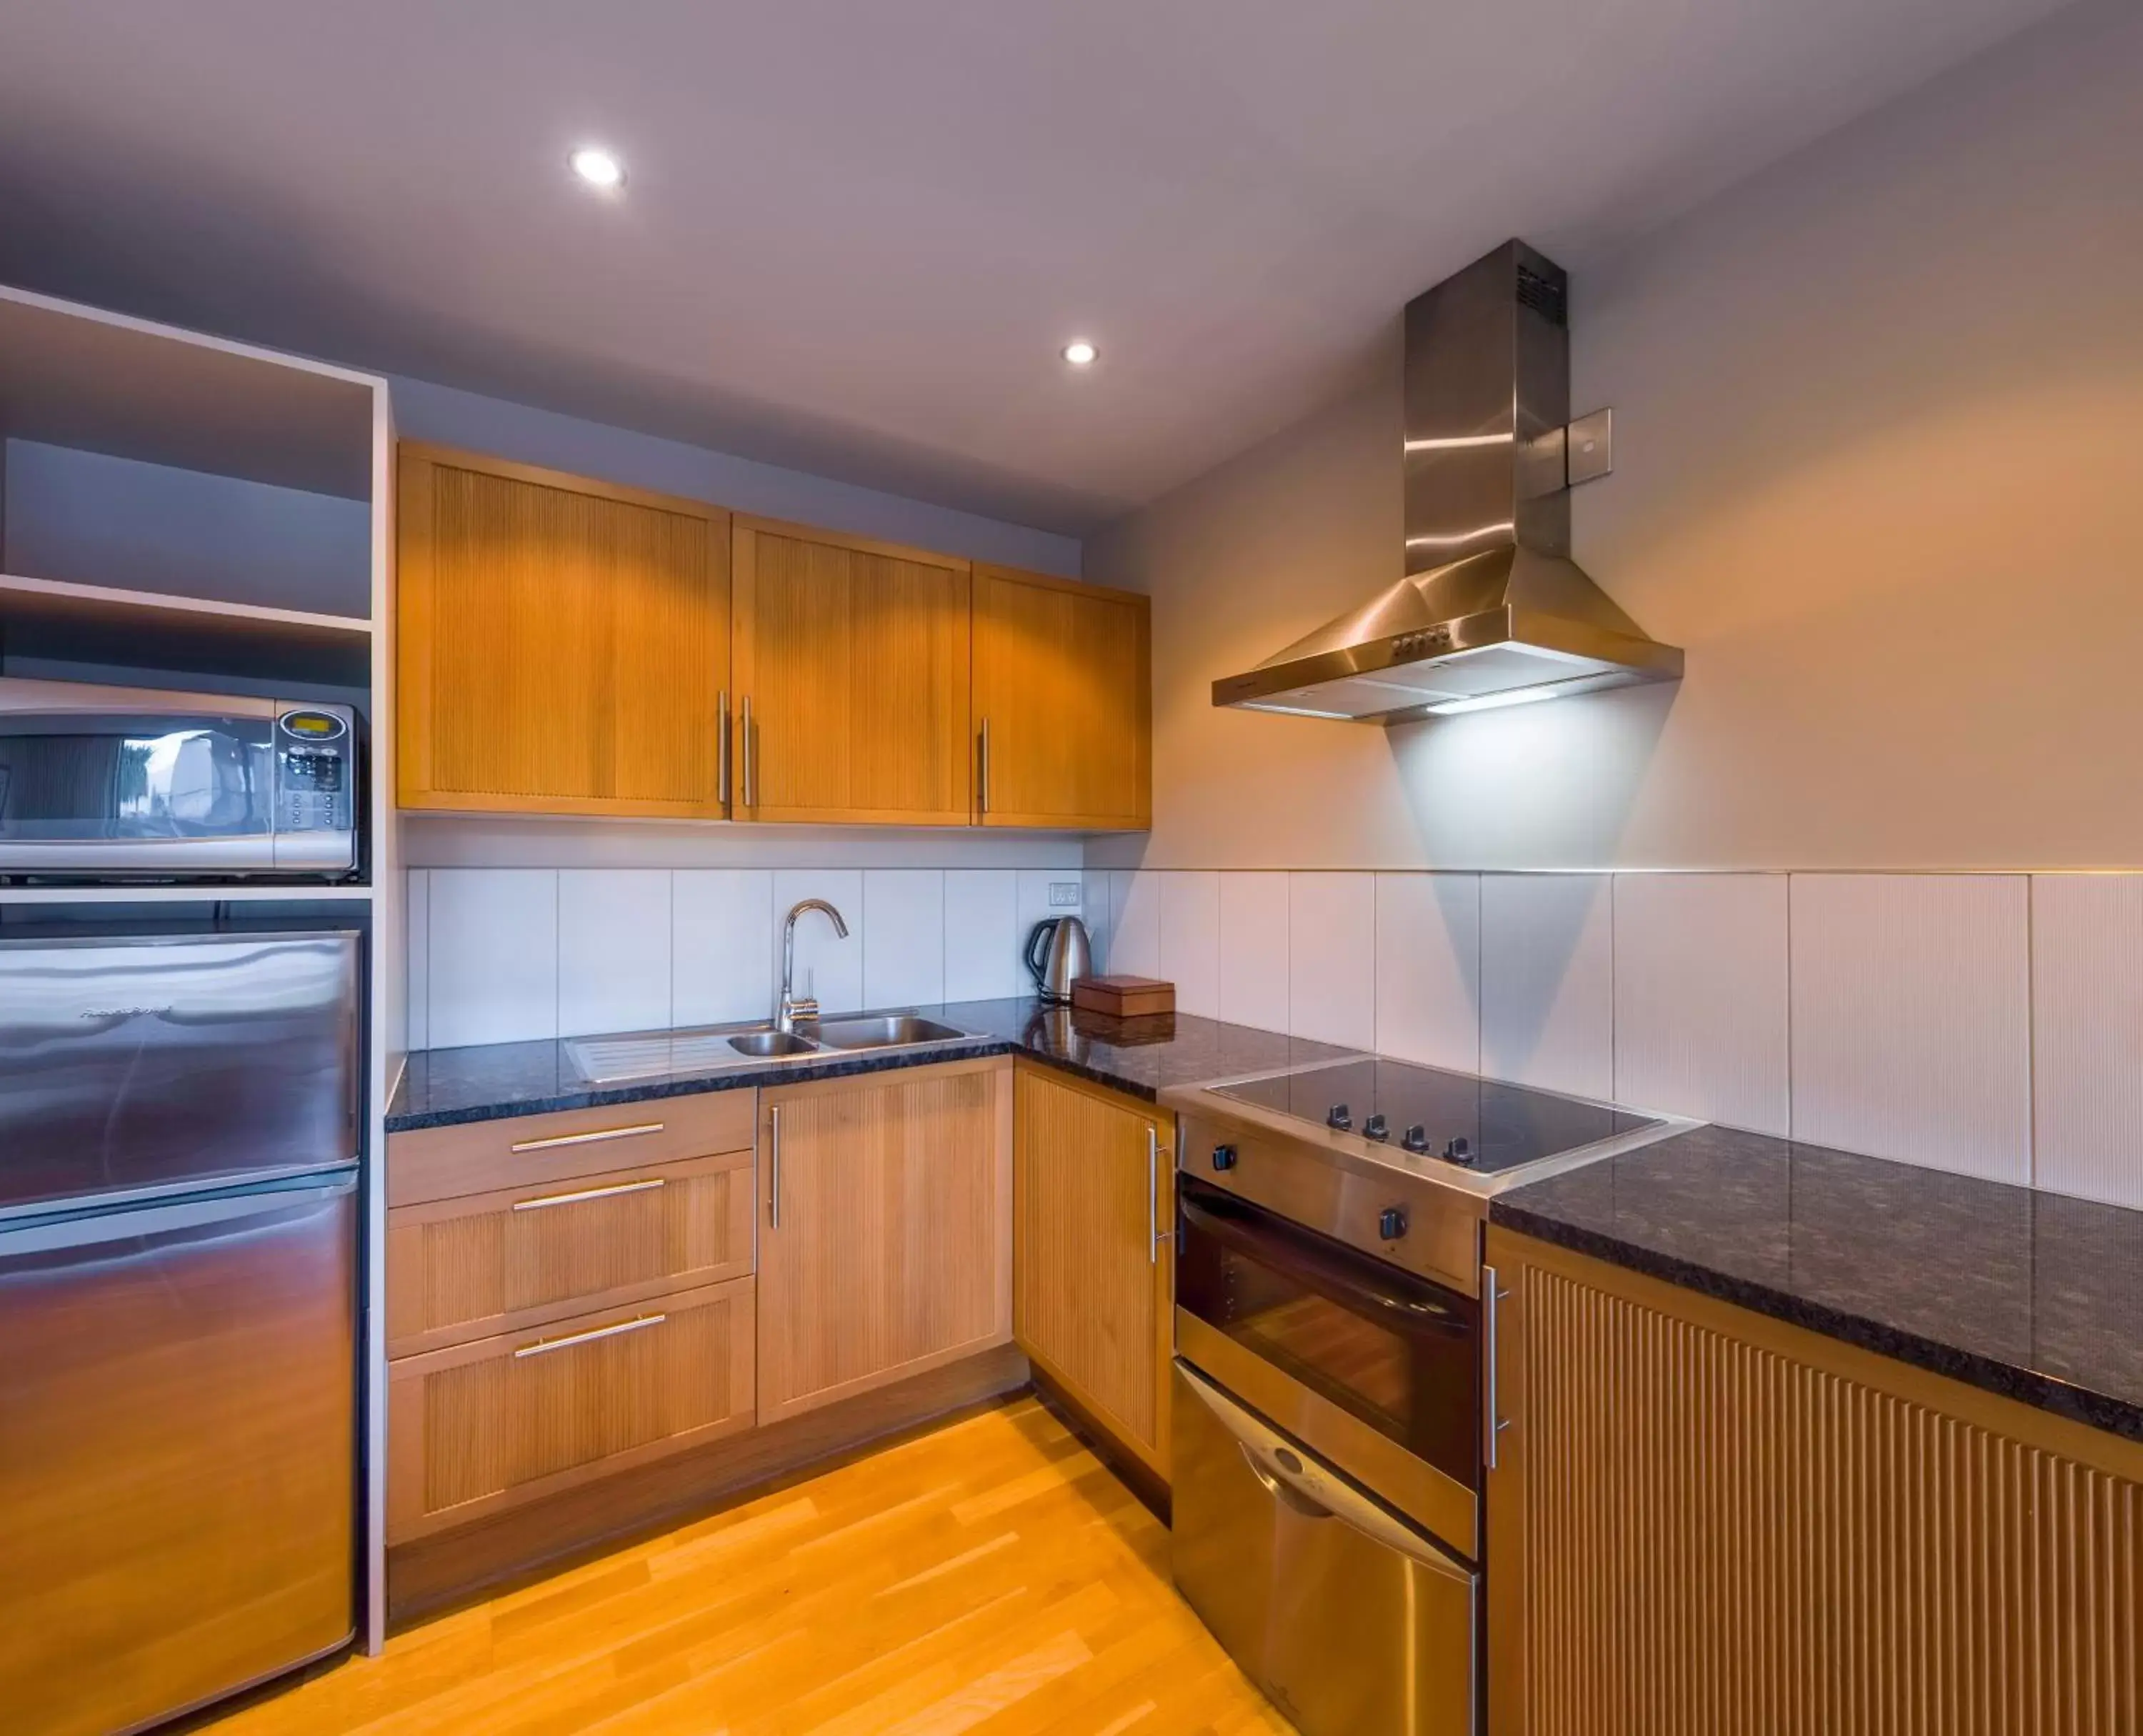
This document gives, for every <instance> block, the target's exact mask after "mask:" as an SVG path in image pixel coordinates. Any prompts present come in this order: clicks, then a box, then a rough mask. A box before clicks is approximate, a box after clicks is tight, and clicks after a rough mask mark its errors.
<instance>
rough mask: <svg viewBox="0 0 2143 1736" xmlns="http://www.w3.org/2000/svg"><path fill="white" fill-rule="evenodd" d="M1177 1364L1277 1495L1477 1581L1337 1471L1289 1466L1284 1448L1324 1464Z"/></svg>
mask: <svg viewBox="0 0 2143 1736" xmlns="http://www.w3.org/2000/svg"><path fill="white" fill-rule="evenodd" d="M1175 1368H1176V1372H1178V1373H1180V1375H1182V1377H1183V1378H1184V1382H1185V1384H1186V1385H1188V1386H1189V1387H1190V1390H1191V1392H1193V1393H1195V1395H1196V1396H1197V1397H1198V1400H1199V1402H1200V1403H1202V1404H1203V1405H1204V1406H1205V1407H1206V1409H1208V1410H1209V1411H1210V1412H1212V1413H1213V1416H1214V1419H1215V1421H1216V1422H1219V1423H1220V1426H1221V1427H1223V1428H1225V1429H1226V1430H1227V1432H1229V1433H1230V1434H1231V1435H1233V1436H1234V1437H1235V1445H1236V1446H1237V1447H1239V1448H1240V1449H1241V1451H1242V1455H1243V1462H1244V1463H1245V1464H1246V1465H1248V1466H1250V1475H1251V1476H1255V1478H1256V1479H1257V1480H1258V1482H1259V1483H1260V1486H1262V1487H1263V1488H1264V1490H1265V1493H1266V1494H1268V1495H1269V1496H1272V1497H1273V1499H1274V1501H1279V1503H1280V1504H1281V1505H1282V1506H1286V1507H1289V1508H1290V1509H1292V1510H1293V1511H1295V1512H1297V1513H1299V1514H1301V1515H1302V1516H1304V1518H1307V1519H1332V1520H1336V1521H1339V1523H1340V1524H1341V1525H1344V1526H1346V1527H1347V1528H1348V1529H1349V1531H1359V1532H1360V1533H1361V1534H1362V1536H1364V1537H1366V1538H1368V1540H1369V1541H1371V1542H1372V1543H1376V1544H1381V1545H1382V1546H1383V1547H1384V1548H1386V1549H1388V1550H1391V1551H1393V1552H1394V1553H1396V1554H1398V1555H1404V1556H1405V1557H1406V1558H1407V1559H1408V1560H1410V1561H1418V1562H1419V1563H1420V1564H1421V1565H1423V1567H1426V1568H1427V1569H1428V1570H1429V1571H1430V1572H1432V1573H1435V1574H1439V1575H1442V1576H1443V1578H1445V1579H1448V1580H1456V1581H1457V1582H1458V1584H1460V1585H1465V1586H1467V1587H1468V1588H1469V1589H1470V1588H1471V1587H1472V1585H1473V1582H1474V1575H1473V1573H1472V1570H1471V1569H1470V1568H1467V1567H1465V1566H1463V1565H1461V1564H1460V1563H1458V1561H1456V1560H1453V1558H1452V1557H1451V1556H1449V1555H1446V1554H1445V1553H1444V1552H1443V1551H1442V1550H1440V1549H1438V1547H1437V1546H1436V1545H1435V1544H1433V1543H1432V1542H1430V1541H1429V1540H1428V1538H1426V1537H1424V1536H1421V1535H1420V1534H1419V1533H1418V1532H1417V1531H1414V1530H1413V1529H1412V1528H1411V1527H1410V1526H1403V1525H1401V1524H1400V1523H1399V1522H1398V1520H1396V1519H1394V1518H1393V1517H1392V1516H1391V1515H1390V1514H1388V1513H1387V1512H1385V1511H1384V1510H1383V1508H1382V1507H1380V1506H1378V1505H1377V1504H1376V1503H1375V1502H1374V1501H1371V1500H1370V1499H1369V1498H1368V1496H1366V1495H1364V1494H1362V1493H1360V1492H1359V1491H1357V1490H1355V1489H1354V1488H1353V1487H1351V1486H1349V1485H1348V1484H1347V1483H1345V1482H1344V1481H1341V1479H1340V1478H1339V1475H1338V1473H1337V1472H1331V1473H1328V1474H1327V1475H1326V1476H1321V1477H1319V1478H1317V1479H1316V1480H1315V1481H1314V1484H1313V1483H1312V1482H1311V1481H1309V1476H1308V1474H1307V1471H1306V1469H1305V1471H1302V1472H1296V1471H1289V1469H1288V1466H1287V1462H1286V1460H1285V1459H1283V1458H1282V1457H1280V1455H1281V1454H1282V1453H1285V1454H1286V1455H1287V1457H1288V1458H1291V1459H1294V1460H1295V1461H1296V1462H1298V1463H1299V1464H1302V1465H1304V1466H1305V1467H1307V1466H1310V1465H1316V1466H1318V1467H1319V1469H1320V1470H1322V1469H1323V1468H1324V1467H1323V1466H1322V1464H1321V1463H1320V1462H1319V1461H1318V1460H1316V1459H1314V1458H1313V1457H1311V1456H1310V1454H1309V1452H1308V1451H1307V1450H1306V1449H1304V1448H1302V1447H1297V1446H1295V1445H1294V1443H1293V1442H1290V1441H1289V1440H1288V1439H1287V1437H1285V1436H1284V1435H1282V1434H1280V1433H1279V1432H1278V1431H1277V1430H1275V1429H1273V1428H1271V1427H1268V1426H1267V1425H1266V1424H1265V1422H1262V1421H1260V1419H1259V1418H1258V1417H1254V1416H1253V1415H1251V1414H1250V1412H1248V1411H1246V1410H1245V1409H1244V1408H1243V1407H1242V1406H1240V1405H1239V1404H1237V1403H1236V1402H1235V1400H1234V1399H1232V1398H1230V1397H1228V1395H1227V1394H1226V1393H1225V1392H1221V1391H1220V1388H1219V1387H1215V1386H1214V1385H1213V1384H1212V1382H1210V1381H1208V1380H1206V1379H1205V1378H1204V1377H1202V1376H1200V1375H1198V1374H1195V1373H1193V1372H1191V1371H1190V1369H1189V1368H1186V1367H1185V1366H1184V1364H1183V1363H1180V1362H1178V1363H1176V1365H1175Z"/></svg>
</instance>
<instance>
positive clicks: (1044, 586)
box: [974, 566, 1153, 831]
mask: <svg viewBox="0 0 2143 1736" xmlns="http://www.w3.org/2000/svg"><path fill="white" fill-rule="evenodd" d="M1148 619H1149V616H1148V604H1147V601H1146V598H1144V597H1143V596H1136V595H1134V594H1133V593H1131V592H1130V591H1105V590H1103V589H1102V588H1101V587H1100V586H1096V585H1081V584H1075V583H1072V581H1067V580H1064V579H1051V578H1044V577H1042V576H1039V575H1037V574H1034V573H1026V572H1014V571H1011V570H1009V569H1008V568H1005V567H1000V566H977V567H976V568H975V651H974V695H975V699H974V704H975V727H976V730H977V749H978V761H979V762H982V763H985V764H986V772H985V774H984V775H983V777H982V787H981V789H979V790H978V791H977V810H978V812H977V817H978V818H979V819H981V821H982V823H983V824H984V825H990V826H1046V827H1061V828H1067V829H1073V830H1079V831H1140V830H1143V829H1144V828H1146V827H1147V826H1149V825H1151V823H1152V818H1153V798H1152V779H1153V772H1152V763H1153V727H1152V725H1153V697H1152V690H1153V683H1152V674H1151V670H1152V663H1151V650H1150V648H1149V628H1148ZM984 739H986V740H987V747H986V748H984V747H983V745H982V742H983V740H984Z"/></svg>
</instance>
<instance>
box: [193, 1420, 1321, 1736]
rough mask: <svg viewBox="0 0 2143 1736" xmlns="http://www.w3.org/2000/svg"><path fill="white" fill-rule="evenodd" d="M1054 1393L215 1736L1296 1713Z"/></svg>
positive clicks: (551, 1583)
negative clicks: (1058, 1413) (1214, 1635)
mask: <svg viewBox="0 0 2143 1736" xmlns="http://www.w3.org/2000/svg"><path fill="white" fill-rule="evenodd" d="M1167 1551H1168V1536H1167V1533H1166V1531H1164V1530H1163V1529H1162V1527H1161V1524H1160V1522H1159V1521H1157V1520H1156V1519H1155V1518H1154V1516H1152V1515H1151V1513H1149V1512H1148V1511H1146V1509H1145V1508H1144V1507H1143V1506H1140V1505H1139V1503H1138V1502H1137V1501H1136V1500H1135V1499H1134V1498H1133V1497H1132V1496H1131V1494H1130V1493H1129V1491H1126V1489H1125V1488H1124V1486H1122V1485H1121V1483H1119V1482H1118V1481H1116V1479H1115V1477H1113V1476H1111V1474H1110V1473H1109V1471H1107V1470H1106V1469H1105V1468H1104V1467H1103V1466H1102V1465H1101V1462H1099V1461H1098V1460H1096V1458H1095V1457H1093V1455H1092V1454H1091V1453H1090V1452H1087V1451H1086V1448H1085V1447H1082V1446H1081V1444H1080V1443H1079V1442H1078V1441H1077V1440H1076V1439H1075V1438H1074V1437H1072V1435H1071V1434H1069V1433H1068V1432H1067V1431H1066V1430H1065V1429H1064V1427H1062V1425H1061V1424H1060V1423H1059V1422H1057V1419H1056V1418H1055V1417H1052V1415H1051V1414H1050V1413H1049V1412H1047V1411H1046V1410H1044V1409H1043V1408H1042V1406H1041V1405H1040V1404H1038V1403H1037V1402H1035V1401H1034V1400H1033V1399H1032V1398H1023V1399H1020V1400H1017V1401H1016V1402H1012V1403H1010V1404H1008V1405H1006V1406H1003V1407H1000V1408H997V1409H993V1410H990V1411H987V1412H982V1413H981V1414H980V1415H977V1416H974V1417H968V1418H967V1419H965V1420H963V1421H961V1422H956V1423H953V1424H952V1425H950V1426H948V1427H944V1428H942V1429H939V1430H938V1431H937V1432H934V1433H931V1434H928V1435H924V1436H922V1437H918V1438H916V1439H913V1440H911V1441H908V1442H903V1443H902V1444H900V1445H898V1446H896V1447H892V1448H889V1449H888V1450H887V1451H885V1452H880V1453H877V1454H874V1455H873V1456H871V1457H867V1458H864V1459H861V1460H859V1461H858V1462H855V1463H854V1464H850V1465H847V1466H843V1467H841V1468H839V1469H838V1470H835V1471H830V1472H829V1473H828V1474H827V1475H825V1476H821V1477H819V1478H816V1479H815V1480H814V1481H809V1482H806V1483H801V1484H798V1485H795V1486H792V1487H789V1488H786V1489H783V1490H781V1491H778V1492H776V1493H774V1494H771V1495H768V1496H764V1497H762V1498H761V1499H760V1500H758V1501H753V1502H751V1503H750V1504H749V1505H747V1506H740V1507H735V1508H732V1509H731V1510H730V1511H727V1512H725V1513H723V1514H720V1515H719V1516H716V1517H715V1518H711V1519H708V1520H705V1521H700V1522H699V1523H697V1524H695V1525H690V1526H685V1527H684V1528H683V1529H682V1530H680V1531H672V1532H670V1533H668V1534H667V1535H666V1536H661V1537H659V1538H657V1539H656V1540H655V1541H652V1542H649V1543H645V1544H642V1545H641V1546H637V1547H635V1548H631V1549H628V1550H626V1551H621V1552H620V1553H618V1554H616V1555H607V1556H605V1557H603V1558H602V1559H601V1560H596V1561H593V1562H591V1563H589V1564H588V1565H585V1566H582V1567H579V1568H576V1569H574V1570H572V1571H570V1572H567V1573H565V1574H562V1575H559V1576H558V1577H557V1578H555V1579H549V1580H544V1581H542V1583H541V1584H539V1585H534V1586H532V1587H529V1588H527V1589H526V1590H519V1591H516V1592H514V1593H512V1595H507V1596H504V1597H501V1598H498V1599H497V1600H494V1601H492V1602H490V1603H486V1604H482V1605H476V1606H474V1607H472V1608H469V1609H466V1610H460V1611H458V1612H457V1613H455V1614H453V1615H447V1616H443V1617H442V1618H441V1619H439V1620H436V1621H433V1622H432V1623H430V1624H428V1625H426V1626H423V1627H421V1628H417V1629H413V1630H411V1631H409V1632H408V1633H406V1634H403V1635H400V1636H398V1638H396V1639H395V1640H393V1641H391V1642H390V1643H389V1645H388V1648H387V1650H386V1652H385V1653H384V1655H382V1656H380V1657H378V1658H357V1659H351V1660H350V1661H349V1662H348V1663H346V1664H342V1665H340V1666H339V1667H337V1668H336V1669H332V1670H329V1671H328V1672H326V1673H324V1674H321V1675H319V1676H317V1677H314V1679H310V1680H309V1681H305V1682H302V1683H300V1684H299V1685H298V1686H296V1687H294V1688H293V1689H290V1690H289V1691H287V1692H285V1693H283V1694H278V1695H276V1696H275V1697H274V1698H272V1699H264V1700H261V1701H259V1702H257V1703H255V1704H251V1705H249V1706H247V1707H245V1709H242V1710H240V1711H239V1712H237V1713H235V1714H233V1715H232V1716H230V1717H229V1718H226V1719H222V1720H221V1721H220V1722H217V1723H215V1724H210V1725H209V1726H207V1728H208V1729H211V1730H213V1731H214V1732H215V1733H216V1736H285V1733H290V1736H297V1733H303V1736H342V1733H349V1732H355V1731H360V1730H361V1731H367V1732H378V1733H381V1736H389V1733H393V1736H417V1733H419V1732H422V1733H438V1736H450V1733H451V1736H465V1733H470V1732H492V1731H498V1732H510V1733H513V1736H580V1733H582V1732H591V1733H592V1732H601V1733H602V1736H666V1733H672V1732H675V1733H677V1736H688V1733H689V1736H722V1733H728V1736H773V1733H777V1732H778V1733H780V1736H926V1733H927V1736H951V1733H953V1732H956V1731H973V1732H976V1733H977V1736H1230V1733H1238V1732H1267V1733H1277V1736H1285V1733H1287V1732H1288V1731H1289V1725H1288V1724H1286V1723H1285V1722H1284V1720H1282V1719H1281V1718H1280V1717H1279V1714H1276V1713H1275V1712H1274V1711H1273V1709H1271V1708H1270V1707H1269V1705H1267V1704H1265V1701H1264V1700H1263V1699H1261V1698H1260V1696H1259V1694H1258V1693H1257V1691H1256V1690H1255V1689H1253V1688H1252V1687H1251V1686H1250V1684H1249V1683H1247V1682H1246V1681H1245V1679H1243V1677H1242V1676H1241V1675H1240V1674H1239V1673H1238V1672H1237V1671H1236V1669H1235V1667H1234V1666H1233V1665H1232V1664H1230V1663H1229V1662H1228V1660H1227V1659H1226V1657H1225V1654H1223V1653H1222V1652H1221V1651H1220V1648H1219V1647H1218V1646H1217V1645H1215V1643H1214V1642H1213V1640H1212V1639H1211V1637H1210V1635H1207V1633H1206V1632H1205V1629H1204V1628H1202V1627H1200V1625H1199V1623H1198V1620H1197V1618H1196V1617H1195V1615H1192V1614H1191V1613H1190V1610H1189V1609H1188V1608H1186V1607H1185V1605H1184V1604H1183V1603H1182V1602H1181V1601H1180V1600H1179V1599H1178V1598H1177V1597H1176V1595H1175V1592H1174V1591H1173V1590H1171V1589H1170V1585H1169V1580H1168V1553H1167Z"/></svg>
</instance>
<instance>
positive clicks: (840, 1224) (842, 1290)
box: [759, 1056, 1012, 1423]
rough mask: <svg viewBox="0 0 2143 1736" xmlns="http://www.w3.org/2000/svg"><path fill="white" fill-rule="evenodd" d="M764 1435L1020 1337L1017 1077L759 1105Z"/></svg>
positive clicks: (890, 1081)
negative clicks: (1016, 1306)
mask: <svg viewBox="0 0 2143 1736" xmlns="http://www.w3.org/2000/svg"><path fill="white" fill-rule="evenodd" d="M761 1104H762V1107H761V1110H760V1150H761V1152H762V1154H763V1157H762V1163H761V1169H760V1175H761V1185H762V1186H763V1188H764V1189H765V1201H764V1204H763V1207H762V1209H761V1213H760V1226H759V1310H760V1323H759V1334H760V1353H759V1417H760V1422H762V1423H769V1422H777V1421H779V1419H781V1418H783V1417H790V1416H794V1415H795V1414H797V1413H798V1412H803V1411H807V1410H810V1409H813V1408H814V1407H818V1406H819V1405H824V1404H827V1403H829V1402H833V1401H834V1400H836V1399H841V1398H846V1397H850V1396H852V1395H854V1394H856V1393H859V1392H867V1391H869V1390H870V1389H871V1388H873V1387H879V1386H883V1385H887V1384H888V1383H890V1382H894V1381H898V1380H902V1379H904V1378H906V1377H908V1376H911V1375H914V1374H919V1373H922V1372H924V1371H926V1370H928V1369H931V1368H937V1367H938V1366H940V1365H941V1364H943V1363H950V1362H953V1361H956V1360H958V1359H959V1358H963V1357H967V1356H970V1355H972V1354H973V1353H976V1352H977V1351H981V1350H983V1349H986V1348H988V1347H990V1346H992V1345H996V1344H1002V1343H1006V1342H1007V1341H1008V1340H1009V1339H1010V1338H1011V1337H1012V1063H1011V1061H1010V1060H1009V1059H1008V1058H1007V1057H1003V1056H993V1057H991V1058H989V1059H987V1060H982V1061H956V1062H952V1063H949V1064H947V1065H944V1066H929V1067H919V1068H915V1069H912V1070H903V1071H898V1072H888V1073H881V1074H871V1075H866V1076H862V1077H860V1078H849V1079H835V1080H825V1081H819V1082H816V1083H813V1084H808V1085H799V1086H789V1087H787V1088H785V1089H784V1088H779V1087H777V1088H772V1089H769V1090H766V1091H763V1092H762V1093H761Z"/></svg>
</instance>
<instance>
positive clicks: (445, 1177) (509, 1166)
mask: <svg viewBox="0 0 2143 1736" xmlns="http://www.w3.org/2000/svg"><path fill="white" fill-rule="evenodd" d="M758 1113H759V1093H758V1092H757V1091H752V1090H750V1089H748V1088H747V1089H743V1090H738V1091H712V1092H709V1093H707V1094H706V1095H705V1096H697V1097H662V1098H657V1099H656V1100H652V1101H651V1102H646V1103H619V1104H612V1105H609V1106H608V1107H606V1108H603V1109H569V1110H561V1111H559V1112H558V1113H557V1114H556V1115H517V1116H514V1117H512V1118H511V1119H509V1120H502V1121H474V1122H469V1123H467V1124H465V1125H462V1126H459V1127H428V1128H424V1129H423V1130H420V1131H418V1132H415V1133H397V1134H393V1135H389V1138H388V1141H387V1203H388V1204H389V1205H390V1206H398V1205H420V1204H423V1203H424V1202H425V1201H426V1200H429V1199H459V1198H461V1197H462V1196H463V1195H464V1194H488V1193H492V1192H496V1191H497V1190H499V1189H506V1188H522V1187H527V1186H530V1185H534V1184H538V1183H544V1182H552V1181H571V1180H574V1179H575V1178H576V1177H578V1176H583V1175H602V1174H603V1173H605V1172H606V1171H607V1170H621V1169H624V1168H626V1167H627V1166H628V1165H641V1164H661V1163H668V1162H670V1161H671V1160H674V1159H677V1158H681V1157H705V1155H708V1154H709V1153H710V1152H714V1151H744V1150H749V1149H750V1145H751V1142H752V1132H753V1129H754V1127H755V1124H756V1122H757V1120H758Z"/></svg>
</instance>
